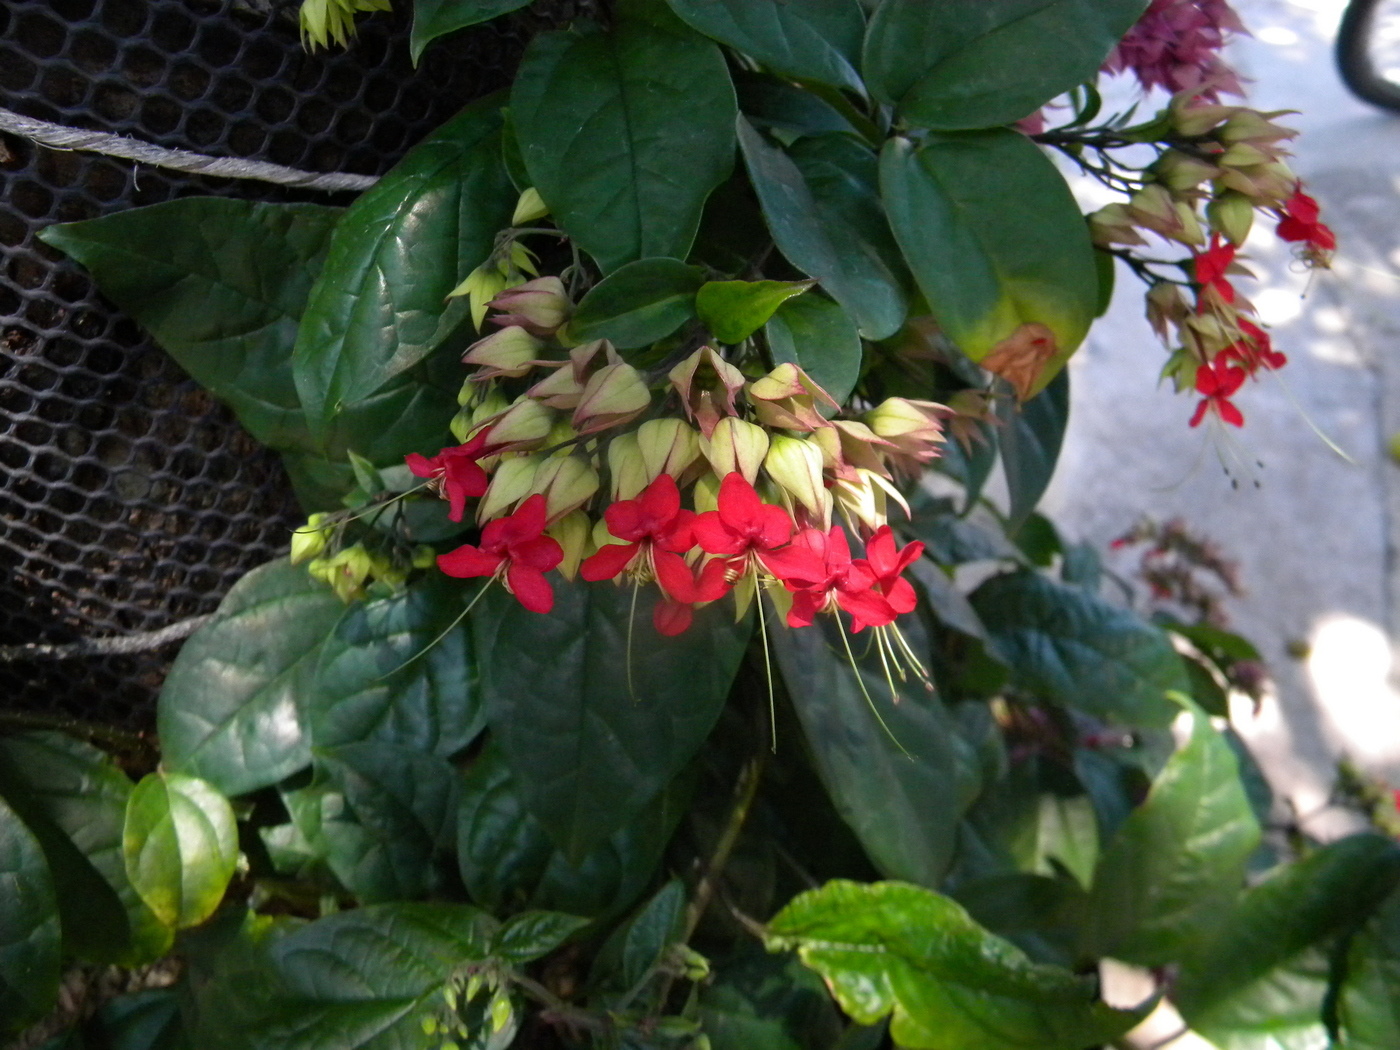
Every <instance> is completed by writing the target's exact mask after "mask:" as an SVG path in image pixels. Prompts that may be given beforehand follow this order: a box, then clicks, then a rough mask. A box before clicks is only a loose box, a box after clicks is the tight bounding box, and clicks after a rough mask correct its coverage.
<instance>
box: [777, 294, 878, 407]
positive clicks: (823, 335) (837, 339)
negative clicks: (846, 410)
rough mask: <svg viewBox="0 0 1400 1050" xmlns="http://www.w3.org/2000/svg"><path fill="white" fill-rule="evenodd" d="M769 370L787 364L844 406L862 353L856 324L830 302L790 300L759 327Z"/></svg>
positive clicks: (814, 298) (805, 297) (813, 298)
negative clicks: (771, 365) (769, 366)
mask: <svg viewBox="0 0 1400 1050" xmlns="http://www.w3.org/2000/svg"><path fill="white" fill-rule="evenodd" d="M763 334H764V336H765V337H766V338H767V340H768V352H769V354H770V355H771V356H772V358H773V364H774V365H779V364H782V363H783V362H784V361H791V362H792V363H793V364H795V365H798V366H799V367H801V369H802V370H803V371H804V372H806V373H807V374H808V375H809V376H811V377H812V379H813V381H814V382H815V383H816V384H817V385H818V386H820V387H821V388H822V389H823V390H825V391H826V392H827V393H828V394H830V395H831V397H832V399H833V400H835V401H838V402H844V401H845V400H846V398H848V397H850V395H851V391H852V390H854V389H855V385H856V381H857V380H858V379H860V368H861V362H862V360H863V355H864V348H863V346H862V344H861V341H860V333H859V332H858V331H856V326H855V322H854V321H852V320H851V317H850V315H849V314H848V313H846V311H845V310H843V309H842V308H841V307H840V306H838V305H837V304H836V303H834V302H832V301H831V300H830V299H826V298H823V297H822V296H820V295H814V294H807V295H803V296H800V297H799V298H796V299H789V300H788V301H787V302H785V303H783V305H782V306H780V307H779V308H778V310H777V312H776V313H774V314H773V317H772V319H771V320H769V322H768V323H767V324H766V325H764V326H763Z"/></svg>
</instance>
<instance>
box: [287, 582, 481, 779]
mask: <svg viewBox="0 0 1400 1050" xmlns="http://www.w3.org/2000/svg"><path fill="white" fill-rule="evenodd" d="M463 607H464V599H463V598H462V591H461V588H460V587H459V586H457V585H456V583H455V581H452V580H448V579H446V578H445V577H442V576H440V575H438V574H434V575H431V576H428V577H426V578H424V579H421V580H417V581H415V582H414V583H413V584H412V585H411V586H409V587H408V588H407V589H405V590H404V591H402V592H401V593H399V594H397V595H394V596H393V597H388V598H376V599H373V600H371V601H366V602H359V603H356V604H353V605H351V606H350V607H349V608H347V609H345V611H344V614H343V615H342V616H341V618H340V621H339V622H338V623H337V624H336V625H335V627H334V629H333V630H332V631H331V632H330V634H329V636H328V637H327V638H326V639H325V641H324V643H323V644H322V646H321V647H320V650H319V655H318V657H317V663H316V671H315V674H314V675H312V677H311V681H310V683H308V684H307V686H306V691H305V692H304V693H303V694H302V696H301V706H302V710H303V711H304V713H305V721H306V723H307V728H308V731H309V733H310V736H311V739H312V740H313V741H314V743H315V746H316V747H318V748H333V747H338V746H340V745H342V744H354V743H360V742H364V741H369V740H382V741H385V742H387V743H396V744H400V745H402V746H404V747H407V748H410V749H412V750H415V751H421V752H424V753H427V754H434V755H451V754H453V753H454V752H457V751H460V750H461V749H462V748H464V747H466V746H467V745H468V744H469V743H471V742H472V740H473V739H475V738H476V736H477V734H478V733H480V732H481V729H482V727H483V726H484V724H485V719H484V716H483V712H482V709H481V701H480V695H479V692H478V690H477V686H476V681H475V677H476V676H475V668H474V665H473V660H472V655H471V652H470V639H469V638H468V630H467V627H466V624H465V623H464V622H463V623H459V624H457V625H456V626H454V625H453V621H454V620H456V619H457V617H458V616H460V615H461V612H462V609H463ZM444 632H446V633H444Z"/></svg>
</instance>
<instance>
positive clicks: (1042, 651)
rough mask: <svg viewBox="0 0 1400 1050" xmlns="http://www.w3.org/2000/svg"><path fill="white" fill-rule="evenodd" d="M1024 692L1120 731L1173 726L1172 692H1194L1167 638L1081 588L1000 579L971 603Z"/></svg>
mask: <svg viewBox="0 0 1400 1050" xmlns="http://www.w3.org/2000/svg"><path fill="white" fill-rule="evenodd" d="M971 600H972V607H973V608H974V609H976V610H977V615H978V616H980V617H981V618H982V622H983V623H984V624H986V625H987V630H988V632H989V633H990V634H991V636H992V639H993V641H994V642H995V644H996V647H997V651H998V652H999V653H1000V654H1001V655H1002V656H1003V657H1004V658H1005V660H1006V661H1007V663H1008V664H1009V665H1010V667H1011V671H1012V678H1013V680H1014V681H1015V682H1016V683H1017V684H1018V685H1020V686H1021V687H1022V688H1023V689H1028V690H1030V691H1031V692H1033V693H1036V694H1038V695H1040V696H1043V697H1045V698H1046V699H1048V700H1052V701H1054V702H1055V703H1057V704H1061V705H1063V706H1066V707H1072V708H1077V709H1079V710H1081V711H1084V712H1086V713H1087V714H1091V715H1093V716H1094V717H1096V718H1102V719H1105V720H1107V721H1110V722H1116V723H1118V724H1120V725H1135V726H1165V725H1169V724H1170V723H1171V721H1172V719H1173V718H1174V717H1175V715H1176V707H1175V706H1174V705H1173V704H1172V702H1171V701H1170V700H1168V699H1167V696H1166V694H1167V692H1168V691H1169V690H1177V691H1179V692H1185V691H1186V690H1187V682H1186V673H1185V671H1184V670H1183V669H1182V666H1181V658H1180V657H1179V656H1177V654H1176V650H1174V649H1173V648H1172V647H1171V644H1170V643H1169V642H1168V641H1167V639H1166V635H1165V634H1163V632H1162V631H1160V630H1158V629H1157V628H1155V627H1151V626H1149V625H1148V624H1146V623H1144V622H1143V621H1141V620H1139V619H1138V618H1137V617H1136V616H1134V615H1133V614H1132V613H1130V612H1128V611H1126V610H1124V609H1121V608H1119V607H1118V606H1115V605H1110V604H1108V603H1107V602H1105V601H1103V600H1102V599H1100V598H1097V597H1095V596H1094V595H1091V594H1089V593H1087V592H1086V591H1084V590H1083V589H1081V588H1078V587H1066V586H1064V585H1063V584H1059V583H1056V582H1055V581H1053V580H1051V579H1050V578H1049V577H1046V576H1043V575H1041V574H1039V573H1037V572H1033V571H1030V570H1021V571H1018V572H1013V573H1005V574H1003V575H1000V576H993V577H992V578H991V579H990V580H988V581H987V582H985V583H983V584H982V585H981V586H980V587H978V588H977V590H975V591H973V592H972V595H971Z"/></svg>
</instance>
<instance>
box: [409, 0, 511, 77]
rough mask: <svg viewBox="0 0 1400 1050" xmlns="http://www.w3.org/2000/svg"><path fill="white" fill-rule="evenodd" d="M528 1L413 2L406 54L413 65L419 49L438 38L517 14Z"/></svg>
mask: <svg viewBox="0 0 1400 1050" xmlns="http://www.w3.org/2000/svg"><path fill="white" fill-rule="evenodd" d="M528 3H530V0H413V30H412V32H411V33H410V34H409V37H408V53H409V54H410V55H411V56H412V57H413V64H414V65H415V66H416V65H417V64H418V60H419V59H420V58H422V57H423V50H424V49H425V48H426V47H427V46H428V45H429V44H431V43H432V42H433V41H434V40H436V39H437V38H438V37H440V36H446V35H447V34H448V33H451V32H453V31H454V30H457V29H464V28H466V27H467V26H474V25H477V24H478V23H481V22H489V21H490V20H491V19H493V18H497V17H499V16H500V15H505V14H509V13H510V12H512V11H518V10H519V9H520V8H522V7H524V6H525V5H526V4H528Z"/></svg>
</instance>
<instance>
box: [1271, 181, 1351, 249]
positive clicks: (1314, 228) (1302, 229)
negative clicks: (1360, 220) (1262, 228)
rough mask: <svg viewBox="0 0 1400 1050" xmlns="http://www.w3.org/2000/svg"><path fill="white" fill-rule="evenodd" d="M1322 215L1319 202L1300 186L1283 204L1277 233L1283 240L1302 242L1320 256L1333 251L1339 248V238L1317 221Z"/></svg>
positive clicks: (1324, 224)
mask: <svg viewBox="0 0 1400 1050" xmlns="http://www.w3.org/2000/svg"><path fill="white" fill-rule="evenodd" d="M1320 213H1321V209H1320V208H1319V207H1318V204H1317V201H1316V200H1314V199H1313V198H1312V197H1310V196H1308V195H1307V194H1306V193H1304V192H1303V190H1302V187H1301V186H1300V187H1299V188H1298V189H1297V190H1295V191H1294V192H1293V196H1291V197H1289V198H1288V200H1286V201H1284V202H1283V209H1282V210H1281V211H1280V212H1279V223H1278V228H1277V230H1276V231H1275V232H1277V233H1278V235H1279V238H1280V239H1281V240H1285V241H1293V242H1302V243H1304V244H1306V245H1307V247H1308V248H1309V249H1310V250H1312V251H1314V252H1317V253H1319V254H1322V253H1326V252H1330V251H1333V250H1334V249H1335V248H1336V247H1337V236H1336V234H1334V233H1333V232H1332V230H1331V229H1330V228H1329V227H1328V226H1327V225H1326V223H1321V222H1318V221H1317V218H1318V215H1319V214H1320Z"/></svg>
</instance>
